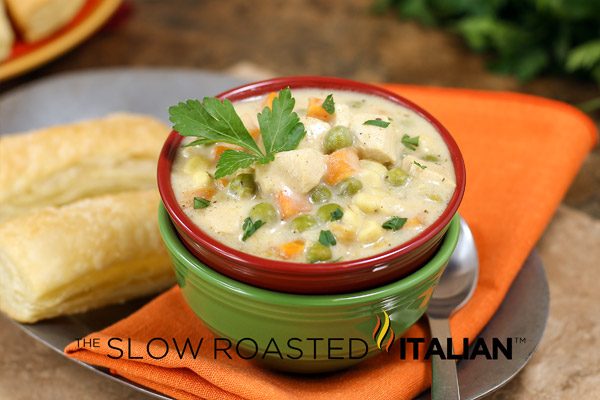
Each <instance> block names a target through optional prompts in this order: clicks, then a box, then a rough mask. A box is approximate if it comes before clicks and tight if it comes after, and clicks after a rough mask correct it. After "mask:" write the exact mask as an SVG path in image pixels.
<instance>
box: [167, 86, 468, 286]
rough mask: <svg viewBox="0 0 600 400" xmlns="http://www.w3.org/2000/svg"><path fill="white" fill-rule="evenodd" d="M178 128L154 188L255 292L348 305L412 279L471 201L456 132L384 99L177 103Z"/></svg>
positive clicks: (324, 95) (281, 90)
mask: <svg viewBox="0 0 600 400" xmlns="http://www.w3.org/2000/svg"><path fill="white" fill-rule="evenodd" d="M172 120H173V121H174V123H175V128H178V127H179V130H181V131H183V132H178V131H177V130H174V131H173V132H172V133H171V134H170V135H169V137H168V139H167V141H166V143H165V145H164V147H163V149H162V152H161V155H160V159H159V162H158V186H159V190H160V193H161V198H162V201H163V203H164V206H165V208H166V210H167V212H168V214H169V216H170V218H171V220H172V221H173V224H174V226H175V228H176V230H177V232H178V234H179V235H180V237H181V239H182V241H183V243H184V245H185V246H186V247H187V248H188V249H189V251H190V252H191V253H192V254H193V255H194V256H195V257H197V258H198V259H199V260H200V261H201V262H203V263H205V264H206V265H208V266H210V267H211V268H213V269H214V270H216V271H218V272H220V273H222V274H224V275H226V276H228V277H231V278H233V279H236V280H238V281H241V282H245V283H248V284H250V285H254V286H257V287H261V288H265V289H270V290H277V291H282V292H290V293H307V294H325V293H344V292H351V291H357V290H364V289H367V288H372V287H376V286H378V285H382V284H385V283H388V282H391V281H394V280H397V279H400V278H402V277H404V276H407V275H409V274H411V273H412V272H414V271H416V270H417V269H419V268H420V267H422V266H423V265H424V264H426V262H427V261H428V260H429V259H430V258H431V257H432V256H433V254H434V253H435V252H436V250H437V249H438V248H439V246H440V243H441V241H442V239H443V237H444V234H445V232H446V231H447V229H448V227H449V224H450V221H451V220H452V218H453V217H454V215H455V214H456V212H457V209H458V206H459V204H460V202H461V200H462V197H463V193H464V189H465V168H464V162H463V158H462V155H461V153H460V150H459V148H458V146H457V144H456V142H455V141H454V139H453V138H452V136H451V135H450V133H449V132H448V131H447V130H446V129H445V128H444V126H443V125H442V124H441V123H440V122H439V121H437V120H436V119H435V118H434V117H433V116H431V115H430V114H429V113H428V112H427V111H425V110H423V109H422V108H420V107H419V106H417V105H415V104H414V103H412V102H410V101H409V100H407V99H405V98H403V97H401V96H400V95H398V94H396V93H393V92H390V91H387V90H385V89H383V88H380V87H377V86H373V85H369V84H365V83H359V82H354V81H349V80H344V79H338V78H327V77H288V78H277V79H271V80H267V81H262V82H258V83H252V84H248V85H244V86H242V87H238V88H235V89H232V90H229V91H227V92H225V93H222V94H220V95H218V96H216V99H206V100H204V101H202V102H201V101H188V102H185V103H180V104H179V105H178V106H177V107H175V108H174V109H173V110H172ZM224 135H227V136H224ZM235 135H237V136H236V137H235V138H233V136H235ZM215 138H223V139H222V140H226V142H219V141H218V140H215ZM233 139H235V140H233ZM238 139H239V141H238Z"/></svg>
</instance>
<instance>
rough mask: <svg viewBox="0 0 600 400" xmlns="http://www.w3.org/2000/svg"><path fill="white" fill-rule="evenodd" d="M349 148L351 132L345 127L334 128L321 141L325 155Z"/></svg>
mask: <svg viewBox="0 0 600 400" xmlns="http://www.w3.org/2000/svg"><path fill="white" fill-rule="evenodd" d="M350 146H352V132H350V129H349V128H347V127H345V126H334V127H333V128H331V129H330V130H329V132H327V133H326V134H325V138H324V139H323V149H324V150H325V153H327V154H329V153H333V152H334V151H336V150H339V149H343V148H344V147H350Z"/></svg>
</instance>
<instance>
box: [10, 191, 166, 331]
mask: <svg viewBox="0 0 600 400" xmlns="http://www.w3.org/2000/svg"><path fill="white" fill-rule="evenodd" d="M158 202H159V196H158V193H157V191H156V190H155V189H153V190H148V191H135V192H126V193H121V194H113V195H107V196H100V197H95V198H91V199H84V200H80V201H78V202H76V203H73V204H70V205H67V206H63V207H48V208H44V209H39V210H35V211H32V212H31V213H28V214H27V215H24V216H21V217H17V218H14V219H12V220H10V221H7V222H5V223H4V224H2V225H0V309H2V310H3V311H4V312H5V313H7V314H8V315H9V316H10V317H11V318H13V319H16V320H17V321H21V322H35V321H38V320H40V319H45V318H51V317H54V316H58V315H63V314H71V313H77V312H83V311H86V310H89V309H92V308H96V307H100V306H103V305H106V304H109V303H117V302H121V301H125V300H127V299H130V298H133V297H137V296H141V295H145V294H149V293H153V292H157V291H160V290H162V289H164V288H166V287H168V286H169V285H172V284H173V283H174V276H173V273H172V270H171V267H170V261H169V258H168V255H167V253H166V250H165V249H164V247H163V244H162V242H161V239H160V236H159V233H158V226H157V217H156V214H157V208H158V207H157V206H158Z"/></svg>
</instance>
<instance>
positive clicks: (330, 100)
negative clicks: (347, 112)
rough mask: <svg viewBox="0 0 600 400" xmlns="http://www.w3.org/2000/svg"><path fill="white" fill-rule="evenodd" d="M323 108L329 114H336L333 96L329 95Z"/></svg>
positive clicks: (322, 105)
mask: <svg viewBox="0 0 600 400" xmlns="http://www.w3.org/2000/svg"><path fill="white" fill-rule="evenodd" d="M321 107H323V109H324V110H325V111H327V114H333V113H334V112H335V102H334V101H333V95H332V94H330V95H328V96H327V97H326V98H325V101H324V102H323V104H321Z"/></svg>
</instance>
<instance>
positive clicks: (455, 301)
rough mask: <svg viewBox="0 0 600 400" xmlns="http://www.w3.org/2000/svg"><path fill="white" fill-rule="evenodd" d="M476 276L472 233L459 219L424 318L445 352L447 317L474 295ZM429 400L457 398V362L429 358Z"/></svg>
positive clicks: (476, 261) (447, 334)
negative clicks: (452, 247) (453, 245)
mask: <svg viewBox="0 0 600 400" xmlns="http://www.w3.org/2000/svg"><path fill="white" fill-rule="evenodd" d="M478 275H479V258H478V256H477V247H476V246H475V241H474V240H473V234H472V233H471V230H470V229H469V225H467V223H466V221H465V220H464V219H463V218H462V217H461V218H460V232H459V237H458V243H457V245H456V249H455V250H454V253H453V254H452V256H451V257H450V261H449V263H448V266H447V267H446V270H445V271H444V274H443V275H442V277H441V279H440V282H439V284H438V286H437V287H436V289H435V290H434V291H433V294H432V296H431V300H430V302H429V307H428V309H427V317H428V319H429V327H430V329H431V337H435V338H437V339H438V340H439V341H440V344H441V345H442V346H443V347H444V348H445V349H444V350H445V351H444V353H445V354H449V353H448V349H447V345H446V343H447V339H448V338H452V336H451V334H450V325H449V323H448V318H450V316H451V315H452V314H453V313H454V312H456V311H457V310H458V309H460V308H461V307H462V306H464V305H465V304H466V303H467V301H468V300H469V299H470V298H471V296H472V295H473V292H474V291H475V287H476V286H477V277H478ZM431 367H432V372H433V373H432V383H431V398H432V400H441V399H443V400H453V399H460V391H459V387H458V377H457V375H456V361H455V360H442V359H441V358H440V357H439V356H434V357H432V359H431Z"/></svg>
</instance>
